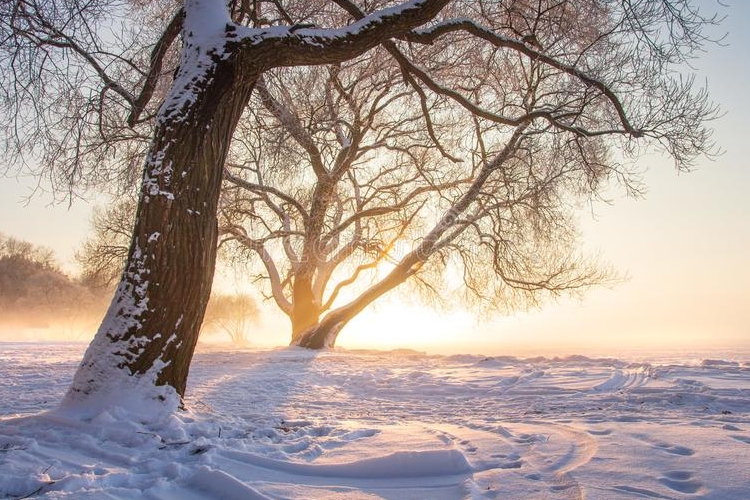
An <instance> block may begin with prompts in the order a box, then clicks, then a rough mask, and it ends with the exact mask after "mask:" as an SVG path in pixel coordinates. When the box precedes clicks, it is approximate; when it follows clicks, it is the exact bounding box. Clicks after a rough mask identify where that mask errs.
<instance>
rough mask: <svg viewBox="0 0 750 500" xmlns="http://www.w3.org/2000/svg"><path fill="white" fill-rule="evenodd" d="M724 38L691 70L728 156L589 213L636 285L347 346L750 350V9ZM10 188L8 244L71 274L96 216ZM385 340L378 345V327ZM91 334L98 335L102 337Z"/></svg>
mask: <svg viewBox="0 0 750 500" xmlns="http://www.w3.org/2000/svg"><path fill="white" fill-rule="evenodd" d="M727 13H728V17H727V20H726V22H725V25H724V26H723V30H724V31H728V36H727V38H726V44H727V45H726V46H724V47H712V48H710V49H709V51H708V52H707V53H706V54H705V56H704V57H702V58H701V59H700V60H698V61H696V62H695V63H694V67H695V70H696V71H697V74H698V78H699V80H700V81H702V80H704V79H705V80H706V82H707V84H708V88H709V91H710V93H711V96H712V98H713V99H714V101H716V102H717V103H718V104H719V105H720V106H721V107H722V109H723V111H724V112H725V113H726V114H725V115H724V116H723V117H722V118H720V119H719V120H717V121H716V122H714V124H713V125H714V129H715V139H716V141H717V143H718V145H719V146H720V147H721V148H722V149H723V150H724V151H725V153H724V154H723V155H722V156H721V157H719V158H718V159H716V160H715V161H708V160H701V161H700V162H699V163H698V165H697V169H696V171H694V172H691V173H688V174H679V175H678V174H677V173H676V172H675V171H674V169H673V167H672V164H671V163H670V161H669V160H667V159H656V160H654V159H650V160H644V162H643V166H644V167H646V166H647V167H648V168H649V170H648V172H647V174H646V176H645V180H646V185H647V186H648V193H647V195H646V197H645V199H639V200H633V199H627V198H623V197H622V196H615V198H614V202H615V203H614V205H612V206H608V205H600V206H597V207H596V208H595V215H596V218H595V219H594V218H592V217H591V215H590V214H589V213H588V212H586V213H582V214H581V222H582V229H583V241H584V248H585V249H586V250H589V251H592V252H598V253H599V254H600V255H601V257H602V258H603V260H605V261H608V262H609V263H611V264H612V265H613V267H614V268H615V269H617V270H618V271H620V272H622V273H624V274H627V275H628V276H629V280H628V281H627V282H625V283H622V284H620V285H617V286H615V287H614V288H612V289H599V290H595V291H592V292H590V293H589V294H587V296H586V297H584V299H583V300H581V301H577V300H575V301H574V300H563V301H561V302H559V303H557V304H550V305H548V306H546V307H544V308H543V309H541V310H538V311H532V312H528V313H522V314H516V315H513V316H511V317H505V318H503V317H497V318H493V319H489V320H488V319H483V320H481V321H476V320H474V319H473V318H472V317H471V315H470V314H453V315H440V314H438V313H436V312H427V311H424V310H420V309H414V308H408V307H403V306H399V305H397V304H392V303H387V304H385V305H382V306H380V307H378V308H377V309H376V310H375V311H369V312H366V313H363V315H364V317H363V318H360V319H358V320H355V322H353V323H351V324H350V325H349V326H348V327H347V329H346V330H344V332H343V333H342V335H341V337H340V340H339V345H341V346H344V347H412V348H418V349H427V350H436V351H442V352H445V351H456V352H458V351H460V352H486V353H498V352H504V351H513V350H519V349H520V350H523V351H528V352H534V351H540V352H542V351H544V352H547V351H549V350H550V349H553V348H559V349H562V350H565V351H569V352H576V351H584V350H586V351H591V350H593V351H599V352H607V351H608V350H611V351H616V350H618V349H627V348H645V349H647V348H659V349H664V348H674V349H693V348H695V349H700V348H704V347H707V346H715V347H744V348H750V124H749V123H748V119H747V117H748V116H750V95H749V94H750V63H749V62H748V61H750V30H748V29H747V26H749V25H750V3H748V2H741V1H739V0H736V1H734V2H732V4H730V7H729V9H727ZM36 184H37V182H36V180H34V179H29V178H22V179H9V178H0V214H1V215H0V232H3V233H5V234H7V235H11V236H15V237H17V238H21V239H24V240H28V241H31V242H33V243H35V244H40V245H47V246H49V247H52V248H53V249H54V250H55V252H56V253H57V255H58V257H59V258H60V260H61V261H62V263H63V265H64V266H65V267H66V268H67V269H70V270H72V269H74V261H73V258H72V256H73V253H74V251H75V250H76V248H78V247H79V246H80V243H81V242H82V241H83V240H84V239H85V236H86V232H87V230H88V222H89V220H88V219H89V213H90V210H91V204H87V203H86V202H83V201H80V200H77V201H75V202H74V203H73V205H72V206H71V207H70V208H68V206H67V205H62V206H61V205H54V204H52V198H51V196H50V195H49V194H45V193H44V184H42V186H41V189H40V190H39V192H37V194H36V195H34V196H32V197H31V199H30V200H27V198H28V196H29V195H31V194H32V193H33V187H34V186H36ZM286 328H287V325H286V323H284V322H278V321H276V320H273V319H271V317H270V316H268V317H266V318H265V319H264V320H263V321H262V323H261V325H260V329H261V330H262V333H260V334H259V335H261V336H262V337H263V340H261V339H258V338H254V336H253V335H252V334H251V335H250V340H251V341H257V342H260V343H264V344H268V343H275V342H277V341H278V342H279V343H281V344H283V343H285V342H286V341H287V339H288V332H287V330H286ZM375 328H377V329H378V331H379V332H381V334H382V332H385V333H384V335H385V336H386V338H384V339H383V341H381V342H374V341H373V340H372V338H373V333H374V329H375ZM92 335H93V332H92Z"/></svg>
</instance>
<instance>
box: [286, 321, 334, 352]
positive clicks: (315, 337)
mask: <svg viewBox="0 0 750 500" xmlns="http://www.w3.org/2000/svg"><path fill="white" fill-rule="evenodd" d="M344 325H346V321H338V322H336V323H333V322H330V321H324V322H322V323H319V324H317V325H315V326H313V327H311V328H308V329H307V330H305V331H304V332H302V333H301V334H300V335H298V336H297V337H296V338H294V339H292V342H291V344H290V345H293V346H298V347H304V348H306V349H316V350H317V349H326V348H331V347H334V346H335V345H336V339H337V338H338V335H339V332H340V331H341V329H342V328H344Z"/></svg>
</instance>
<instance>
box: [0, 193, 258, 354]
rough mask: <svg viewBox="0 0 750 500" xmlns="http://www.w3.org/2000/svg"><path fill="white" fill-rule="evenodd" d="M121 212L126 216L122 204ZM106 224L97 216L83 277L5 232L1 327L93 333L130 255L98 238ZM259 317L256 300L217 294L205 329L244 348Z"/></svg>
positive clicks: (0, 260) (0, 248)
mask: <svg viewBox="0 0 750 500" xmlns="http://www.w3.org/2000/svg"><path fill="white" fill-rule="evenodd" d="M116 211H117V212H118V213H119V214H120V215H121V216H123V217H124V216H125V215H124V214H125V212H126V210H125V208H124V207H123V206H122V205H120V206H118V209H117V210H116ZM111 212H112V210H109V211H108V213H110V217H111ZM105 222H106V221H105V220H104V219H103V218H102V217H101V214H100V213H99V212H95V213H94V216H93V218H92V228H93V229H94V231H93V235H92V237H90V238H89V239H87V240H86V241H85V242H84V243H83V245H82V247H81V250H80V251H79V252H78V253H77V254H76V260H78V262H79V264H80V265H81V273H80V275H79V276H69V275H68V274H66V273H65V272H63V271H62V269H61V268H60V266H59V264H58V263H57V260H56V259H55V255H54V252H53V251H52V249H50V248H47V247H44V246H38V245H34V244H32V243H30V242H28V241H23V240H20V239H18V238H14V237H12V236H6V235H4V234H3V233H0V326H4V327H6V328H11V329H13V328H15V329H27V328H34V329H48V330H52V331H54V333H55V334H57V335H56V336H60V337H62V338H67V339H76V338H86V337H88V336H89V335H90V334H92V333H93V331H94V329H95V327H96V324H97V322H98V321H99V320H100V319H101V316H102V314H103V313H104V310H105V309H106V307H107V305H108V300H107V299H108V298H109V295H110V294H111V293H112V291H113V288H114V284H115V283H116V280H117V279H118V278H119V275H120V273H121V272H122V265H123V263H124V260H125V258H126V256H127V247H123V248H122V251H121V252H120V249H121V247H119V246H118V244H117V241H116V238H115V239H114V240H106V241H105V240H103V239H97V237H98V236H101V232H100V231H101V228H100V226H99V225H100V224H104V223H105ZM107 230H108V231H112V230H113V228H112V227H108V228H107ZM97 258H98V259H99V260H96V259H97ZM103 292H105V293H103ZM257 317H258V307H257V304H256V302H255V300H254V299H253V298H252V297H251V296H249V295H243V294H239V295H234V294H222V293H215V294H213V295H212V296H211V300H210V301H209V304H208V308H207V311H206V317H205V320H204V323H203V329H204V330H207V331H212V332H215V333H219V334H222V335H227V336H228V337H229V340H230V341H231V342H232V343H235V344H238V345H245V344H247V343H248V338H247V331H248V330H249V324H248V323H250V322H253V321H255V320H256V319H257Z"/></svg>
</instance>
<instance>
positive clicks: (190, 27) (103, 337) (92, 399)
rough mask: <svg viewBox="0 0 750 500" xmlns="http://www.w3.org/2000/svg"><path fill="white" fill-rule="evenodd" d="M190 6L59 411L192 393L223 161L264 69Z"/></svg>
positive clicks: (141, 405) (220, 24) (221, 25)
mask: <svg viewBox="0 0 750 500" xmlns="http://www.w3.org/2000/svg"><path fill="white" fill-rule="evenodd" d="M189 3H190V2H189ZM192 3H193V4H200V2H198V1H195V2H192ZM189 7H190V6H189V5H188V6H186V12H188V13H189V15H188V16H187V18H186V21H185V27H184V34H183V40H184V47H183V50H182V56H181V61H180V69H179V72H178V74H177V76H176V79H175V82H174V84H173V86H172V89H171V91H170V94H169V96H168V97H167V99H166V100H165V102H164V104H163V105H162V108H161V110H160V114H159V119H158V122H157V126H156V129H155V132H154V140H153V142H152V146H151V151H150V153H149V155H148V158H147V161H146V165H145V168H144V176H143V183H142V187H141V195H140V201H139V205H138V214H137V218H136V224H135V229H134V234H133V239H132V242H131V247H130V251H129V258H128V262H127V265H126V268H125V271H124V273H123V275H122V278H121V281H120V283H119V286H118V288H117V291H116V293H115V296H114V298H113V300H112V303H111V305H110V307H109V310H108V312H107V314H106V316H105V317H104V320H103V321H102V324H101V326H100V327H99V330H98V332H97V333H96V336H95V338H94V340H93V341H92V342H91V345H90V346H89V348H88V350H87V351H86V353H85V355H84V358H83V361H82V362H81V365H80V367H79V368H78V371H77V372H76V374H75V377H74V380H73V383H72V385H71V387H70V389H69V391H68V393H67V395H66V396H65V398H64V400H63V403H62V405H61V409H62V410H68V411H73V412H75V413H79V414H81V413H84V414H86V413H88V414H92V413H97V412H98V411H101V410H102V409H105V408H113V407H117V406H121V407H125V408H127V409H129V410H134V411H136V412H138V411H147V410H146V407H148V406H153V404H152V403H154V402H156V404H157V405H158V406H159V407H162V408H163V407H166V408H167V409H174V408H176V406H177V405H178V404H179V397H181V396H182V395H183V394H184V392H185V385H186V380H187V376H188V369H189V366H190V361H191V359H192V356H193V351H194V348H195V345H196V342H197V340H198V333H199V330H200V326H201V322H202V320H203V315H204V312H205V307H206V303H207V301H208V297H209V294H210V291H211V284H212V280H213V274H214V264H215V260H216V239H217V220H216V210H217V204H218V198H219V189H220V186H221V178H222V169H223V165H224V161H225V158H226V155H227V150H228V147H229V143H230V139H231V137H232V133H233V131H234V128H235V126H236V124H237V121H238V119H239V117H240V114H241V113H242V110H243V109H244V107H245V106H246V104H247V102H248V100H249V97H250V93H251V91H252V88H253V85H254V83H255V81H257V78H258V72H257V71H253V70H252V67H253V66H252V62H250V61H246V60H238V58H237V57H234V56H233V55H232V54H227V53H225V52H224V43H225V40H226V33H225V32H226V31H227V30H228V29H229V28H227V26H228V24H227V23H228V21H229V20H228V18H226V19H224V18H221V16H218V17H217V16H216V15H215V14H214V12H213V11H211V12H205V11H207V10H211V9H200V8H193V9H192V10H191V9H190V8H189ZM193 7H195V5H193ZM201 10H203V11H204V12H202V13H201ZM191 12H192V14H193V18H194V19H193V22H191V15H190V13H191ZM196 14H197V19H195V17H196ZM209 14H210V15H209ZM211 15H213V18H212V17H211ZM196 22H201V23H203V24H202V25H201V26H200V27H196ZM199 34H200V35H202V36H199ZM165 401H166V402H167V404H166V405H165V404H164V402H165ZM150 403H151V404H150Z"/></svg>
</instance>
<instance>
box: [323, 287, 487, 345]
mask: <svg viewBox="0 0 750 500" xmlns="http://www.w3.org/2000/svg"><path fill="white" fill-rule="evenodd" d="M474 322H475V319H474V317H473V315H471V314H470V313H468V312H439V311H436V310H434V309H431V308H427V307H422V306H418V305H413V304H405V303H403V302H402V301H399V300H396V299H386V300H384V301H383V302H381V303H378V304H377V305H375V307H371V308H368V309H366V310H365V311H363V312H362V313H360V314H359V315H358V316H357V317H355V318H354V319H353V320H352V321H351V322H350V323H349V324H348V325H347V326H346V329H345V330H343V331H342V334H341V337H340V338H339V340H338V342H337V345H338V346H340V347H345V348H350V349H403V348H406V349H417V350H426V351H436V350H440V349H439V348H440V347H441V346H444V345H446V344H449V343H455V342H456V341H457V339H458V338H460V337H461V336H462V335H461V334H462V333H466V332H467V331H469V330H471V329H473V325H474Z"/></svg>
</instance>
